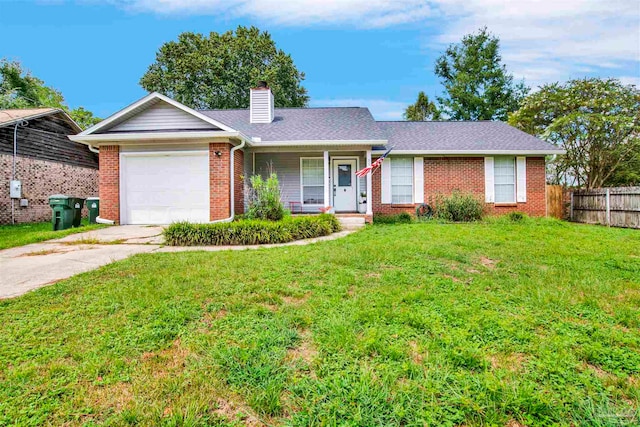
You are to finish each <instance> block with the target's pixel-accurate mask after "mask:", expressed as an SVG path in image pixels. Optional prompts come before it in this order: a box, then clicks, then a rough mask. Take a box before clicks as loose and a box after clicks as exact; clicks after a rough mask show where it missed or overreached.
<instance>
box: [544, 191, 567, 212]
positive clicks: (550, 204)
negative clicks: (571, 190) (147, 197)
mask: <svg viewBox="0 0 640 427" xmlns="http://www.w3.org/2000/svg"><path fill="white" fill-rule="evenodd" d="M563 195H564V187H562V185H547V216H551V217H554V218H558V219H563V218H564V212H565V210H564V209H565V207H564V206H565V205H564V198H563Z"/></svg>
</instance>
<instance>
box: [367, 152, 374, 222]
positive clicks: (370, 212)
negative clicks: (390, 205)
mask: <svg viewBox="0 0 640 427" xmlns="http://www.w3.org/2000/svg"><path fill="white" fill-rule="evenodd" d="M369 166H371V150H367V167H369ZM371 175H372V173H371V172H369V173H368V174H367V215H373V189H372V188H371V187H373V185H372V179H371Z"/></svg>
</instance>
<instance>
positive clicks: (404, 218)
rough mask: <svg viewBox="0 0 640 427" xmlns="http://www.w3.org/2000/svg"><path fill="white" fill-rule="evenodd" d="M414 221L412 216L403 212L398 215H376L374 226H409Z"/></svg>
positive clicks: (374, 216)
mask: <svg viewBox="0 0 640 427" xmlns="http://www.w3.org/2000/svg"><path fill="white" fill-rule="evenodd" d="M412 221H413V218H412V217H411V215H410V214H408V213H406V212H402V213H399V214H396V215H384V214H374V215H373V223H374V224H409V223H411V222H412Z"/></svg>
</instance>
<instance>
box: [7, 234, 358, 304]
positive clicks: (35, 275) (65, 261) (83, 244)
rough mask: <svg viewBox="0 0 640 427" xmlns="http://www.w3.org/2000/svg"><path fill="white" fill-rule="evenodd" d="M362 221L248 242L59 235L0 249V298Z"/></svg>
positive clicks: (305, 242) (304, 242)
mask: <svg viewBox="0 0 640 427" xmlns="http://www.w3.org/2000/svg"><path fill="white" fill-rule="evenodd" d="M363 225H364V224H362V225H353V226H352V225H349V226H345V229H344V230H343V231H340V232H338V233H333V234H331V235H329V236H324V237H318V238H314V239H306V240H297V241H295V242H289V243H281V244H274V245H250V246H184V247H176V246H163V244H164V239H163V237H162V227H156V226H137V225H122V226H114V227H108V228H101V229H98V230H92V231H87V232H85V233H77V234H71V235H69V236H66V237H64V238H62V239H55V240H48V241H46V242H42V243H34V244H31V245H26V246H20V247H17V248H10V249H5V250H1V251H0V299H2V298H12V297H16V296H19V295H22V294H25V293H27V292H29V291H31V290H34V289H38V288H41V287H43V286H47V285H51V284H53V283H55V282H57V281H59V280H62V279H66V278H68V277H71V276H74V275H76V274H79V273H84V272H86V271H91V270H94V269H96V268H98V267H101V266H103V265H107V264H110V263H112V262H114V261H118V260H121V259H125V258H128V257H130V256H131V255H135V254H139V253H148V252H184V251H211V252H217V251H228V250H252V249H262V248H274V247H280V246H299V245H308V244H311V243H316V242H322V241H326V240H334V239H338V238H340V237H344V236H346V235H348V234H351V233H353V232H355V231H357V230H358V229H359V228H361V227H362V226H363Z"/></svg>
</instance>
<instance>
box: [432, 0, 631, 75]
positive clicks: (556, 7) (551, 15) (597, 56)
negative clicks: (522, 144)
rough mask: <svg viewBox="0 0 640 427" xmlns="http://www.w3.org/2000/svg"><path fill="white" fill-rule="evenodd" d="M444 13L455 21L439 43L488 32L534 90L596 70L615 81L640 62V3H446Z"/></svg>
mask: <svg viewBox="0 0 640 427" xmlns="http://www.w3.org/2000/svg"><path fill="white" fill-rule="evenodd" d="M440 11H441V12H442V13H443V14H444V15H446V16H449V17H450V18H453V19H452V21H451V22H452V23H451V24H450V25H448V26H447V27H446V29H445V31H444V32H443V33H442V34H441V35H440V36H439V38H438V42H440V43H441V44H444V43H449V42H455V41H458V40H460V38H461V37H462V36H463V35H464V34H467V33H469V32H472V31H475V30H477V29H478V28H480V27H482V26H487V27H488V28H489V29H490V31H492V32H493V33H494V34H496V35H498V36H499V37H500V40H501V45H502V52H503V58H504V60H505V62H506V63H507V65H508V67H509V69H510V70H512V71H513V72H514V74H516V75H517V76H519V77H524V78H526V79H527V82H528V83H529V84H533V85H536V84H541V83H545V82H550V81H555V80H564V79H568V78H576V77H583V76H584V75H585V74H588V72H586V69H590V68H593V67H598V68H609V70H607V71H608V73H609V74H610V75H611V76H615V75H616V73H619V72H620V71H619V69H620V68H622V67H623V66H624V65H628V64H629V63H635V64H638V62H639V61H640V2H636V1H629V0H609V1H606V2H605V1H602V0H529V1H518V2H513V1H509V0H443V1H442V3H441V9H440Z"/></svg>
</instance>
